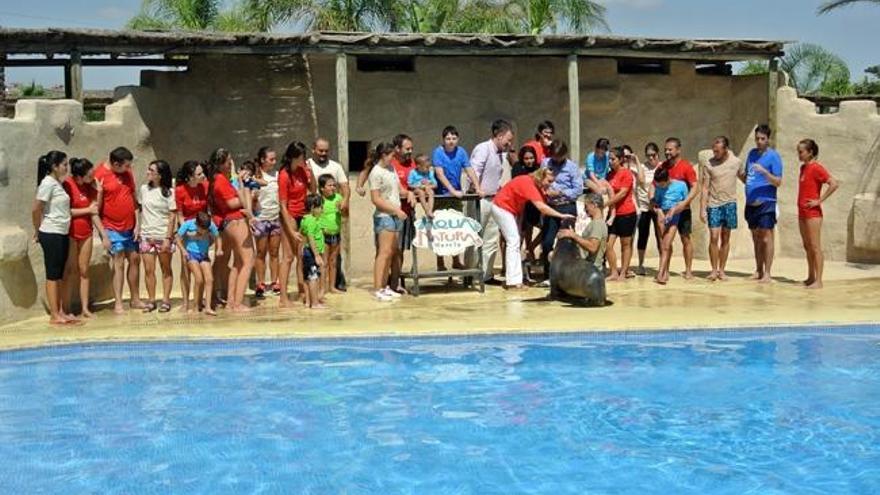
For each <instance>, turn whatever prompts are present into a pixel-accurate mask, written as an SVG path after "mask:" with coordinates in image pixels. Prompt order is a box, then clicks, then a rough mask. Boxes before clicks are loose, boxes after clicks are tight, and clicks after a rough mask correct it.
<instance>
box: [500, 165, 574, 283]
mask: <svg viewBox="0 0 880 495" xmlns="http://www.w3.org/2000/svg"><path fill="white" fill-rule="evenodd" d="M554 179H555V177H554V175H553V171H551V170H550V169H547V168H542V169H538V170H537V171H535V172H533V173H531V174H528V175H520V176H518V177H514V178H513V179H512V180H511V181H510V182H508V183H507V184H505V185H504V187H502V188H501V189H500V190H499V191H498V193H497V194H496V195H495V199H494V200H493V201H492V218H494V219H495V223H497V224H498V229H499V230H500V231H501V235H502V236H504V242H505V243H506V244H505V248H504V249H505V255H506V257H507V259H506V262H505V265H504V266H505V284H506V287H507V289H510V290H523V289H525V288H526V287H525V286H523V273H522V252H521V251H520V232H519V225H520V223H521V219H522V217H523V216H524V215H525V210H526V205H527V204H528V203H530V202H531V203H532V204H533V205H535V208H537V209H538V211H540V212H541V213H542V214H543V215H547V216H550V217H556V218H561V219H567V218H568V219H572V220H573V219H574V217H573V216H571V215H568V214H565V213H559V212H558V211H556V210H554V209H553V208H551V207H549V206H547V203H545V202H544V191H546V190H547V188H548V187H550V185H551V184H553V180H554Z"/></svg>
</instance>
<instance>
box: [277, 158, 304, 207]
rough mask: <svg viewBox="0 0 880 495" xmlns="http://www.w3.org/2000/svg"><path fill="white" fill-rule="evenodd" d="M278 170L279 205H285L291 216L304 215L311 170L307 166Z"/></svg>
mask: <svg viewBox="0 0 880 495" xmlns="http://www.w3.org/2000/svg"><path fill="white" fill-rule="evenodd" d="M291 170H292V172H291V173H288V171H287V170H282V171H281V172H278V201H279V202H280V203H281V207H282V208H283V207H284V205H285V204H286V205H287V212H288V213H290V216H292V217H293V218H300V217H304V216H305V215H306V196H308V194H309V181H310V180H311V176H312V172H311V171H309V168H308V167H307V166H302V167H298V168H292V169H291Z"/></svg>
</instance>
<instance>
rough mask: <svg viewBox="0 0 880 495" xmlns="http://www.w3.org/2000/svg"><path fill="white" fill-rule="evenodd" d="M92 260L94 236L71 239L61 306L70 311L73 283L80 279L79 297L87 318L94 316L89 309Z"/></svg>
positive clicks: (83, 312) (84, 315) (83, 313)
mask: <svg viewBox="0 0 880 495" xmlns="http://www.w3.org/2000/svg"><path fill="white" fill-rule="evenodd" d="M91 260H92V238H91V237H90V238H88V239H83V240H79V241H78V240H75V239H73V238H71V239H70V251H69V253H68V255H67V266H66V267H65V273H64V287H63V288H62V293H61V299H62V302H61V307H62V308H67V310H68V311H69V310H70V308H71V307H72V306H71V301H72V299H73V294H72V292H73V283H74V280H76V279H78V280H79V299H80V306H81V308H82V315H83V317H85V318H91V317H92V316H94V313H92V312H91V311H90V310H89V266H90V264H91Z"/></svg>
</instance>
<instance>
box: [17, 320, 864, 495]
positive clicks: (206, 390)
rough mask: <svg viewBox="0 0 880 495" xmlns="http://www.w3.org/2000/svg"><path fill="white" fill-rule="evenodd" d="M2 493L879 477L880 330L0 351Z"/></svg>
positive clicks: (518, 489) (710, 488)
mask: <svg viewBox="0 0 880 495" xmlns="http://www.w3.org/2000/svg"><path fill="white" fill-rule="evenodd" d="M0 459H2V460H3V462H0V491H2V492H3V493H15V494H19V493H211V494H223V493H383V494H385V493H414V494H427V493H460V494H493V493H498V494H502V493H503V494H507V493H547V494H560V493H663V494H671V493H762V494H764V493H817V494H818V493H822V494H825V493H877V492H878V491H880V327H876V326H875V327H865V326H863V327H848V328H835V329H827V330H822V329H787V330H777V331H774V332H773V333H768V332H764V331H742V332H740V331H737V332H671V333H630V334H625V333H614V334H578V335H547V336H538V337H521V336H495V337H469V338H430V339H374V340H327V341H319V340H309V341H290V340H287V341H270V340H267V341H248V342H200V343H177V342H171V343H161V344H109V345H83V346H70V347H56V348H45V349H35V350H23V351H10V352H3V353H0Z"/></svg>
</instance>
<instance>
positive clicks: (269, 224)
mask: <svg viewBox="0 0 880 495" xmlns="http://www.w3.org/2000/svg"><path fill="white" fill-rule="evenodd" d="M251 232H253V234H254V237H256V238H257V239H261V238H263V237H275V236H279V235H281V222H280V221H278V220H257V221H256V222H254V224H253V225H251Z"/></svg>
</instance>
